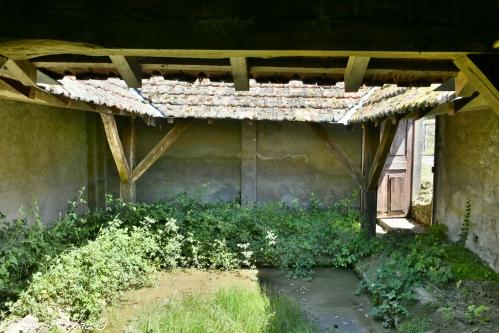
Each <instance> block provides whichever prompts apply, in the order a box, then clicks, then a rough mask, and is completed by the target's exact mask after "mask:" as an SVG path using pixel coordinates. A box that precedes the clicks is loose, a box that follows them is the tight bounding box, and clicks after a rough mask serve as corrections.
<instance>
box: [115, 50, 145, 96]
mask: <svg viewBox="0 0 499 333" xmlns="http://www.w3.org/2000/svg"><path fill="white" fill-rule="evenodd" d="M109 58H110V59H111V61H112V62H113V64H114V66H115V67H116V70H117V71H118V72H119V73H120V75H121V78H122V79H123V80H124V81H125V82H126V84H127V85H128V87H129V88H140V87H141V86H142V72H141V69H140V66H139V65H138V63H137V62H136V61H135V59H134V58H130V57H124V56H122V55H112V56H109Z"/></svg>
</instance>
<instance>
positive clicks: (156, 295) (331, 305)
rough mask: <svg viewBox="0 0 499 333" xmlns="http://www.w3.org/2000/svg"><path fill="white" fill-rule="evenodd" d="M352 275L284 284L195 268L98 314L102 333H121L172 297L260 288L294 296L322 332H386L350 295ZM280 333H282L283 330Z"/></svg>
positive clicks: (271, 274) (258, 275)
mask: <svg viewBox="0 0 499 333" xmlns="http://www.w3.org/2000/svg"><path fill="white" fill-rule="evenodd" d="M357 283H358V280H357V277H356V276H355V274H354V273H353V272H352V271H348V270H342V269H331V268H324V269H318V270H317V271H316V273H315V274H314V277H313V279H312V280H311V281H303V280H290V279H287V278H286V276H285V274H284V273H283V272H281V271H279V270H277V269H270V268H269V269H259V270H235V271H230V272H224V271H203V270H195V269H186V270H176V271H173V272H165V273H162V274H161V276H160V278H159V283H158V284H157V285H156V286H154V287H151V288H142V289H139V290H133V291H129V292H127V293H126V294H125V296H124V300H123V301H122V302H120V303H119V304H117V305H115V306H114V307H112V308H109V309H108V310H107V311H106V312H105V313H104V318H105V320H106V321H107V325H106V328H105V329H104V331H103V332H107V333H118V332H120V333H121V332H126V327H127V326H129V324H130V322H133V320H134V318H135V317H136V316H137V315H138V314H139V313H141V312H143V311H144V310H147V309H148V308H150V307H153V306H154V305H156V304H158V302H164V301H167V300H168V299H170V298H172V297H181V296H183V295H188V294H190V293H214V292H216V291H217V290H218V289H219V288H230V287H243V288H255V289H258V288H260V287H263V288H264V289H265V290H268V291H269V292H276V293H286V294H287V295H288V296H291V297H293V298H295V299H296V300H297V301H298V302H299V304H300V305H301V306H302V308H303V309H304V311H305V312H306V313H307V315H308V316H309V317H310V319H311V320H313V321H314V322H315V323H316V324H317V326H318V327H319V328H320V329H321V331H324V332H347V333H361V332H362V333H364V332H374V333H377V332H386V331H385V330H384V329H383V328H382V325H381V324H380V323H379V322H376V321H374V320H373V319H372V318H371V317H370V316H369V315H368V311H369V309H370V302H369V299H368V297H367V296H366V295H355V291H356V289H357ZM283 333H284V332H283Z"/></svg>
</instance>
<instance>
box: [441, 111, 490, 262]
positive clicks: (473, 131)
mask: <svg viewBox="0 0 499 333" xmlns="http://www.w3.org/2000/svg"><path fill="white" fill-rule="evenodd" d="M438 127H439V128H438V132H439V135H438V138H437V149H438V151H437V154H436V158H437V168H438V170H437V189H436V191H437V193H436V195H435V200H436V203H435V204H436V212H435V213H436V221H437V222H438V223H443V224H445V225H446V226H447V227H448V229H449V238H450V239H451V240H454V241H455V240H457V239H458V238H459V232H460V228H461V225H462V223H463V220H464V208H465V205H466V200H468V199H469V200H470V201H471V204H472V210H471V222H472V223H471V229H470V232H469V237H468V240H467V242H466V247H468V248H469V249H470V250H472V251H473V252H475V253H476V254H478V255H479V256H480V257H481V258H482V259H483V260H485V261H486V262H487V263H488V264H489V265H490V266H491V267H492V268H494V269H495V270H496V271H499V224H498V223H497V220H498V218H499V117H498V116H497V114H496V113H494V112H493V111H492V110H484V111H475V112H468V113H462V114H459V113H457V114H456V115H455V116H444V117H442V119H440V120H439V126H438Z"/></svg>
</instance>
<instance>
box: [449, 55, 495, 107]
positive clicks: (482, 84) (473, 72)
mask: <svg viewBox="0 0 499 333" xmlns="http://www.w3.org/2000/svg"><path fill="white" fill-rule="evenodd" d="M454 64H455V65H456V66H457V67H458V68H459V70H460V71H462V72H463V73H464V75H466V77H467V78H468V80H469V81H470V83H471V84H472V85H473V86H474V87H475V89H476V90H478V92H480V95H482V96H483V98H484V99H485V100H486V101H487V102H488V103H489V104H490V106H491V107H492V109H493V110H494V111H495V112H496V113H497V114H498V115H499V92H498V91H497V89H496V87H495V86H494V84H493V83H492V82H491V81H490V80H489V78H488V77H487V75H486V74H485V73H483V71H482V70H481V69H480V68H479V67H478V66H477V64H476V63H475V62H474V61H473V60H471V59H470V57H469V56H464V57H460V58H458V59H456V60H454Z"/></svg>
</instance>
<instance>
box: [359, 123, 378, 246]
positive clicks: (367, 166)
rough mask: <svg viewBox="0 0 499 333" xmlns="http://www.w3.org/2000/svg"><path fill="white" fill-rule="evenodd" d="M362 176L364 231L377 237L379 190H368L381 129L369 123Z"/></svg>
mask: <svg viewBox="0 0 499 333" xmlns="http://www.w3.org/2000/svg"><path fill="white" fill-rule="evenodd" d="M362 129H363V131H362V176H363V179H364V181H363V185H362V188H361V218H362V220H361V222H362V230H363V231H364V232H365V234H366V235H367V236H368V237H374V236H375V235H376V212H377V190H368V188H367V182H368V179H369V172H370V170H371V167H372V165H373V160H374V155H375V154H376V151H377V149H378V146H379V127H376V126H374V124H373V123H371V122H368V123H365V124H363V127H362Z"/></svg>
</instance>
